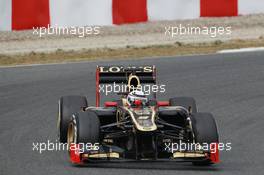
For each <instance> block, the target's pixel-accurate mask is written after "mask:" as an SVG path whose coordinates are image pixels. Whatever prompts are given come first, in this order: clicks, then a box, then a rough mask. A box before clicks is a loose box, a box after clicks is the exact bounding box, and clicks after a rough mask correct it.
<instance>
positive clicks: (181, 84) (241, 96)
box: [0, 52, 264, 175]
mask: <svg viewBox="0 0 264 175" xmlns="http://www.w3.org/2000/svg"><path fill="white" fill-rule="evenodd" d="M97 64H101V65H105V64H124V65H129V64H131V65H141V64H144V65H148V64H155V65H156V66H157V68H158V80H159V83H163V84H166V93H165V94H164V96H162V98H161V99H167V98H169V97H171V96H193V97H195V99H196V100H197V104H198V110H199V111H211V112H212V113H213V114H214V116H215V118H216V121H217V124H218V128H219V132H220V137H221V141H222V142H224V143H226V142H231V143H232V150H231V151H222V152H221V163H220V164H218V165H214V166H211V167H194V166H192V165H191V164H190V163H175V162H158V163H155V162H140V163H135V162H130V163H103V164H97V165H91V166H88V167H74V166H72V165H71V164H70V163H69V161H68V156H67V153H66V152H61V151H46V152H43V153H42V154H40V153H38V152H37V151H33V150H32V149H33V146H32V143H33V142H34V143H36V142H47V140H51V141H55V140H56V115H57V101H58V99H59V97H60V96H63V95H69V94H80V95H85V96H87V97H88V100H89V101H90V103H91V104H94V101H95V93H94V92H95V85H94V83H95V67H96V65H97ZM0 117H1V122H0V158H1V161H0V174H1V175H13V174H14V175H17V174H27V175H29V174H34V175H36V174H37V175H42V174H45V175H46V174H57V175H60V174H75V175H78V174H81V175H84V174H89V175H94V174H95V175H96V174H113V175H119V174H126V175H129V174H144V175H147V174H151V175H154V174H209V175H212V174H221V175H222V174H239V175H240V174H264V170H263V162H264V154H263V153H264V141H263V138H264V134H263V133H264V52H255V53H236V54H216V55H207V56H186V57H176V58H158V59H144V60H137V61H135V60H130V61H105V62H104V61H101V62H99V63H98V62H88V63H73V64H62V65H45V66H29V67H17V68H0Z"/></svg>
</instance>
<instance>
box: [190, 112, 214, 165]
mask: <svg viewBox="0 0 264 175" xmlns="http://www.w3.org/2000/svg"><path fill="white" fill-rule="evenodd" d="M191 119H192V128H193V132H194V136H195V141H196V143H200V144H203V143H207V144H208V145H209V144H211V143H218V142H219V135H218V131H217V125H216V122H215V119H214V117H213V115H212V114H210V113H196V114H193V115H192V116H191ZM210 164H212V162H211V160H205V161H198V162H193V165H201V166H206V165H210Z"/></svg>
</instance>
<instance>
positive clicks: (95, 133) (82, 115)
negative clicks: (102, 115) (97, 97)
mask: <svg viewBox="0 0 264 175" xmlns="http://www.w3.org/2000/svg"><path fill="white" fill-rule="evenodd" d="M99 134H100V121H99V118H98V117H97V115H96V114H95V113H94V112H91V111H81V112H78V113H76V114H73V115H72V118H71V122H70V123H69V126H68V134H67V135H68V139H67V140H68V144H69V145H70V144H71V143H76V144H78V143H84V144H85V143H91V144H94V143H98V142H99Z"/></svg>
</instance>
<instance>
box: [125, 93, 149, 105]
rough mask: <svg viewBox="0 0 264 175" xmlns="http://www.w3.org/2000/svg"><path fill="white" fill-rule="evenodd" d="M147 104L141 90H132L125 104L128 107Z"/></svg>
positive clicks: (146, 99)
mask: <svg viewBox="0 0 264 175" xmlns="http://www.w3.org/2000/svg"><path fill="white" fill-rule="evenodd" d="M147 102H148V98H147V97H146V95H145V93H144V92H143V91H141V90H134V91H132V92H130V93H129V94H128V95H127V103H128V105H129V106H138V105H146V103H147ZM138 103H139V104H138Z"/></svg>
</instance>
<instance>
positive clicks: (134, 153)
mask: <svg viewBox="0 0 264 175" xmlns="http://www.w3.org/2000/svg"><path fill="white" fill-rule="evenodd" d="M113 83H115V84H125V85H126V88H125V91H122V92H119V93H118V95H119V96H120V97H119V98H118V99H116V100H112V101H106V102H104V106H103V107H100V96H101V95H102V94H101V93H100V92H101V86H100V85H101V84H113ZM95 84H96V105H95V106H90V105H89V103H88V102H87V99H86V97H84V96H63V97H61V98H60V100H59V110H58V135H59V140H60V142H61V143H67V144H68V148H69V149H68V150H69V155H70V160H71V162H72V163H74V164H84V163H89V162H94V161H95V162H100V161H102V160H103V161H105V160H106V161H123V160H138V161H140V160H157V161H159V160H170V161H189V162H192V163H193V164H194V165H210V164H214V163H218V162H219V151H218V142H219V136H218V131H217V126H216V123H215V120H214V118H213V116H212V114H210V113H200V112H198V111H197V107H196V103H195V100H194V99H193V98H191V97H173V98H170V99H169V100H168V101H158V100H157V99H156V92H155V93H153V94H152V98H149V97H148V96H146V95H145V94H144V92H143V91H141V90H139V87H142V86H143V85H144V84H154V85H155V84H156V68H155V66H139V67H136V66H130V67H124V66H97V69H96V83H95Z"/></svg>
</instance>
